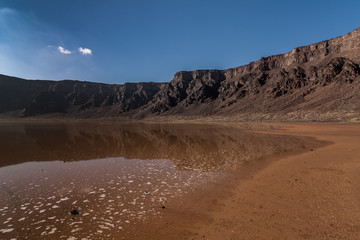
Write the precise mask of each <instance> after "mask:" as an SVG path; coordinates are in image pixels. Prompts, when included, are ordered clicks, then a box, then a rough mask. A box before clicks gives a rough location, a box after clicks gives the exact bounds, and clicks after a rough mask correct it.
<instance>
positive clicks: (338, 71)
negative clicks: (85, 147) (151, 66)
mask: <svg viewBox="0 0 360 240" xmlns="http://www.w3.org/2000/svg"><path fill="white" fill-rule="evenodd" d="M359 64H360V29H356V30H354V31H353V32H351V33H348V34H346V35H344V36H341V37H337V38H334V39H331V40H326V41H323V42H319V43H316V44H312V45H308V46H303V47H298V48H295V49H294V50H292V51H291V52H289V53H285V54H281V55H274V56H269V57H266V58H261V59H260V60H258V61H255V62H251V63H249V64H248V65H244V66H240V67H236V68H231V69H226V70H196V71H181V72H178V73H176V74H175V76H174V78H173V80H172V81H171V82H169V83H126V84H124V85H108V84H102V83H90V82H80V81H69V80H66V81H59V82H55V81H31V80H23V79H18V78H12V77H7V76H3V75H1V76H0V100H1V101H0V102H1V104H0V112H9V111H15V110H18V111H21V114H22V115H23V116H34V115H40V114H47V113H58V114H59V115H61V116H74V117H104V116H124V117H130V118H137V119H139V118H147V117H157V116H165V117H169V116H175V117H179V116H181V117H184V116H187V117H207V116H211V117H229V118H233V119H239V120H327V121H329V120H335V121H337V120H356V119H358V120H360V94H359V90H360V67H359Z"/></svg>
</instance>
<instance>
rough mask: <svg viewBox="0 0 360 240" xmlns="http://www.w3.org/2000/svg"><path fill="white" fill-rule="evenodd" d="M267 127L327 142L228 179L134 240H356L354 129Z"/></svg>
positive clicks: (359, 142)
mask: <svg viewBox="0 0 360 240" xmlns="http://www.w3.org/2000/svg"><path fill="white" fill-rule="evenodd" d="M250 125H256V124H250ZM262 125H265V126H266V125H267V124H262ZM271 125H274V124H271ZM275 126H281V127H282V128H284V129H285V131H278V130H277V131H266V132H271V133H272V134H280V133H281V134H288V135H297V136H312V137H316V138H317V139H320V140H324V141H328V142H332V144H329V145H327V146H324V147H321V148H318V149H312V150H310V151H308V152H305V153H301V154H298V155H293V156H288V157H284V158H280V159H278V160H275V161H272V162H271V163H270V164H268V165H267V166H265V167H263V168H260V169H257V171H256V170H255V172H253V173H252V174H248V175H247V176H246V177H245V178H239V179H237V178H236V177H235V178H233V179H232V180H231V181H229V182H228V185H227V186H223V188H221V189H218V192H217V193H210V194H207V195H206V194H205V195H203V198H202V199H201V198H200V199H199V200H200V201H202V204H196V205H187V206H185V207H188V208H189V209H188V210H187V214H184V213H181V212H179V211H174V212H170V211H169V212H168V213H167V215H165V216H164V221H163V222H162V223H159V225H158V226H157V227H156V228H155V230H152V231H151V230H149V229H148V230H149V231H147V232H146V233H145V235H146V236H147V237H145V235H141V236H139V239H146V238H147V239H169V236H171V239H241V240H244V239H317V240H318V239H349V240H350V239H351V240H357V239H360V187H359V186H360V148H359V146H360V124H330V123H329V124H327V123H299V124H275ZM250 172H251V171H250ZM224 189H226V190H224ZM206 198H210V199H211V200H206ZM199 216H201V217H199ZM149 236H151V237H149Z"/></svg>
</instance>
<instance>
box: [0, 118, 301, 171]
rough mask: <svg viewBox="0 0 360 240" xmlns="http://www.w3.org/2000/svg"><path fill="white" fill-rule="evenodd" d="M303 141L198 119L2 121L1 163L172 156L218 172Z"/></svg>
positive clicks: (191, 166)
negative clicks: (162, 121) (176, 121)
mask: <svg viewBox="0 0 360 240" xmlns="http://www.w3.org/2000/svg"><path fill="white" fill-rule="evenodd" d="M305 144H306V141H305V140H304V139H303V138H297V137H293V136H280V135H268V134H259V133H252V132H246V129H239V128H229V127H221V126H212V125H200V124H112V125H110V124H62V125H59V124H56V125H55V124H47V125H34V124H23V125H22V124H19V125H1V126H0V166H6V165H12V164H18V163H22V162H32V161H53V160H60V161H66V162H68V161H78V160H89V159H99V158H106V157H118V156H121V157H124V158H127V159H132V158H136V159H170V160H172V161H173V162H174V163H175V165H176V166H177V168H178V169H200V170H206V171H209V170H211V171H219V170H226V168H228V167H229V165H230V167H232V165H233V163H239V162H243V161H251V159H256V158H261V157H264V156H268V155H271V154H277V153H281V152H285V151H289V150H293V149H294V148H302V147H305Z"/></svg>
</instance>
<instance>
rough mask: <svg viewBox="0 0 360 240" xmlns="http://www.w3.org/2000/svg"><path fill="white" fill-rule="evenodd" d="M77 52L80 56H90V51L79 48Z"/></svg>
mask: <svg viewBox="0 0 360 240" xmlns="http://www.w3.org/2000/svg"><path fill="white" fill-rule="evenodd" d="M78 50H79V52H80V53H81V54H82V55H92V51H91V49H88V48H82V47H79V48H78Z"/></svg>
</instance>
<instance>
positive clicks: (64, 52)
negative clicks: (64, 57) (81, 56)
mask: <svg viewBox="0 0 360 240" xmlns="http://www.w3.org/2000/svg"><path fill="white" fill-rule="evenodd" d="M58 50H59V52H61V53H63V54H71V53H72V52H71V51H70V50H67V49H65V48H63V47H62V46H59V47H58Z"/></svg>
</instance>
